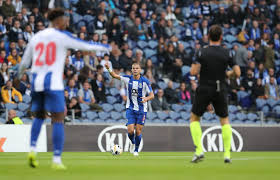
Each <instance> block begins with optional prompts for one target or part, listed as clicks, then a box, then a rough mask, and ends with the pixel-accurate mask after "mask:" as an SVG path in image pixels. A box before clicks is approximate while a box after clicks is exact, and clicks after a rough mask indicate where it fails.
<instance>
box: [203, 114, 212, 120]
mask: <svg viewBox="0 0 280 180" xmlns="http://www.w3.org/2000/svg"><path fill="white" fill-rule="evenodd" d="M202 119H203V120H206V121H207V120H211V119H213V114H212V113H209V112H206V113H204V114H203V116H202Z"/></svg>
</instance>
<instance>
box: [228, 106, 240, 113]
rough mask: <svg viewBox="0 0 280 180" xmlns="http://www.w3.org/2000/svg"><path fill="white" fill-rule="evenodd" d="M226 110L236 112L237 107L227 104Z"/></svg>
mask: <svg viewBox="0 0 280 180" xmlns="http://www.w3.org/2000/svg"><path fill="white" fill-rule="evenodd" d="M228 111H229V112H230V113H234V114H235V113H237V112H238V109H237V107H236V106H234V105H229V106H228Z"/></svg>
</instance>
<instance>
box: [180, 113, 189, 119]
mask: <svg viewBox="0 0 280 180" xmlns="http://www.w3.org/2000/svg"><path fill="white" fill-rule="evenodd" d="M180 116H181V119H184V120H189V119H190V116H191V114H190V113H188V112H186V111H182V112H180Z"/></svg>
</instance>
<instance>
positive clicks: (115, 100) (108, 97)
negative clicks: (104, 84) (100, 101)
mask: <svg viewBox="0 0 280 180" xmlns="http://www.w3.org/2000/svg"><path fill="white" fill-rule="evenodd" d="M106 100H107V102H108V103H109V104H112V105H113V104H114V103H115V102H117V99H116V98H115V97H114V96H107V97H106Z"/></svg>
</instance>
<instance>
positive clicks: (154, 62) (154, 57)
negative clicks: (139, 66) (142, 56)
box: [151, 56, 158, 64]
mask: <svg viewBox="0 0 280 180" xmlns="http://www.w3.org/2000/svg"><path fill="white" fill-rule="evenodd" d="M151 60H152V63H153V64H158V58H157V56H152V57H151Z"/></svg>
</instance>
